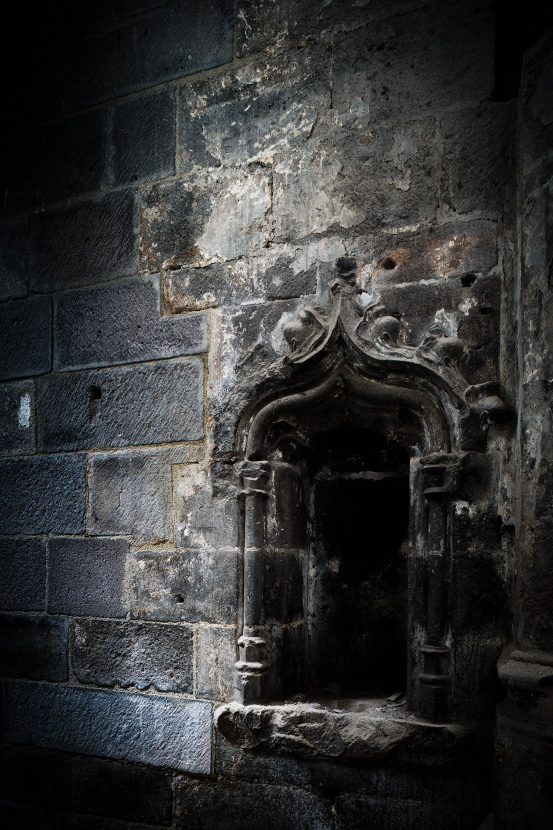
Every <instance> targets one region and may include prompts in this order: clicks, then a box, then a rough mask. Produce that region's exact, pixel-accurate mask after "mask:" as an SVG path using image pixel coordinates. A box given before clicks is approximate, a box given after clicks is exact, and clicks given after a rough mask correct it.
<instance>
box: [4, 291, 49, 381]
mask: <svg viewBox="0 0 553 830" xmlns="http://www.w3.org/2000/svg"><path fill="white" fill-rule="evenodd" d="M51 328H52V301H51V299H50V297H29V298H28V299H26V300H13V301H12V302H9V303H2V305H0V355H1V359H0V380H9V379H10V378H27V377H32V376H33V375H42V374H44V372H48V371H49V370H50V368H51V366H52V356H51V345H50V344H51V339H52V338H51Z"/></svg>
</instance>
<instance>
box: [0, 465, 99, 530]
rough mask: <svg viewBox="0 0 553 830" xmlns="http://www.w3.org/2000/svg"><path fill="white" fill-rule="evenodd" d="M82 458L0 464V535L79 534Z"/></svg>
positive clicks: (82, 521) (82, 501)
mask: <svg viewBox="0 0 553 830" xmlns="http://www.w3.org/2000/svg"><path fill="white" fill-rule="evenodd" d="M85 466H86V459H85V456H84V455H81V454H79V455H58V456H34V457H32V456H31V457H25V458H18V459H15V458H13V459H5V460H3V461H0V533H30V534H31V533H82V531H83V530H84V524H85V515H84V514H85Z"/></svg>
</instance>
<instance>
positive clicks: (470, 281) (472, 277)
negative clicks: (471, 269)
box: [461, 274, 476, 288]
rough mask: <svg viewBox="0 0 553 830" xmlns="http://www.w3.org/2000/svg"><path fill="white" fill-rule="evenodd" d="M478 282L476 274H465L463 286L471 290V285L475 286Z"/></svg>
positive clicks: (462, 280)
mask: <svg viewBox="0 0 553 830" xmlns="http://www.w3.org/2000/svg"><path fill="white" fill-rule="evenodd" d="M475 282H476V274H465V275H464V276H463V277H461V285H462V286H464V288H470V286H471V285H474V283H475Z"/></svg>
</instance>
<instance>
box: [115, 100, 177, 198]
mask: <svg viewBox="0 0 553 830" xmlns="http://www.w3.org/2000/svg"><path fill="white" fill-rule="evenodd" d="M174 172H175V91H174V90H173V89H171V88H168V89H162V90H157V91H155V92H151V93H149V94H147V95H143V96H141V97H140V98H133V99H132V100H130V101H123V102H122V103H120V104H116V105H115V106H114V107H113V109H112V110H111V112H110V137H109V145H108V181H109V183H110V184H113V185H122V184H130V183H132V182H139V181H148V180H151V179H162V178H164V177H165V176H171V175H173V174H174Z"/></svg>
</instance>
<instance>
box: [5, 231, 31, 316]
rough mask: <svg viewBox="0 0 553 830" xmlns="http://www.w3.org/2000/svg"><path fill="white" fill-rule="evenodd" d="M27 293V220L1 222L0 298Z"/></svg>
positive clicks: (14, 296)
mask: <svg viewBox="0 0 553 830" xmlns="http://www.w3.org/2000/svg"><path fill="white" fill-rule="evenodd" d="M26 293H27V220H26V219H18V220H14V221H13V222H9V221H8V222H2V223H1V224H0V300H15V299H17V298H18V297H24V296H25V294H26Z"/></svg>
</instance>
